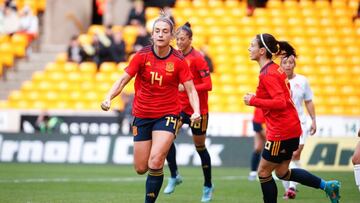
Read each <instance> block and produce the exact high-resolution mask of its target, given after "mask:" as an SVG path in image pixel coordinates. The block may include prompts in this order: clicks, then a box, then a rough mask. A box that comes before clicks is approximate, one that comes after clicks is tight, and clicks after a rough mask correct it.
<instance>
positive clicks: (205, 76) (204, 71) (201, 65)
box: [195, 57, 212, 92]
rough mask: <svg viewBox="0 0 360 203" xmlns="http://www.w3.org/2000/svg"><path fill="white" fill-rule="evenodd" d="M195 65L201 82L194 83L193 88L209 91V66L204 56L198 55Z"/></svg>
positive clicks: (210, 84) (210, 87)
mask: <svg viewBox="0 0 360 203" xmlns="http://www.w3.org/2000/svg"><path fill="white" fill-rule="evenodd" d="M196 67H197V70H198V72H199V75H200V77H201V83H199V84H196V85H195V88H196V90H197V91H198V92H199V91H211V90H212V82H211V77H210V70H209V67H208V65H207V63H206V61H205V59H204V57H198V58H197V60H196Z"/></svg>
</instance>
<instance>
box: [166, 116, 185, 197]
mask: <svg viewBox="0 0 360 203" xmlns="http://www.w3.org/2000/svg"><path fill="white" fill-rule="evenodd" d="M181 115H182V114H181ZM181 115H180V119H179V120H178V123H177V126H176V128H177V131H176V133H177V132H178V131H179V129H180V128H181V126H182V124H183V119H182V116H181ZM166 161H167V162H168V166H169V169H170V176H171V177H170V178H169V180H168V184H167V185H166V187H165V189H164V193H165V194H171V193H173V192H174V191H175V187H176V186H177V185H179V184H181V183H182V177H181V175H180V174H179V171H178V166H177V163H176V147H175V143H174V142H173V143H172V144H171V147H170V149H169V152H168V154H167V156H166Z"/></svg>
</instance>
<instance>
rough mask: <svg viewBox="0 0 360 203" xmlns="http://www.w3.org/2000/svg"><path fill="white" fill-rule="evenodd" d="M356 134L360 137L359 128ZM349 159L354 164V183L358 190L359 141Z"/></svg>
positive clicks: (359, 183)
mask: <svg viewBox="0 0 360 203" xmlns="http://www.w3.org/2000/svg"><path fill="white" fill-rule="evenodd" d="M357 135H358V137H360V129H359V131H358V133H357ZM351 160H352V163H353V165H354V177H355V183H356V186H357V187H358V188H359V191H360V141H359V142H358V144H357V145H356V148H355V150H354V154H353V157H352V159H351Z"/></svg>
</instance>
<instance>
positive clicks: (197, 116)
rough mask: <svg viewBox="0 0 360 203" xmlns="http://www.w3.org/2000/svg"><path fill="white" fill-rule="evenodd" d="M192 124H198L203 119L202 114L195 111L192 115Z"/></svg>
mask: <svg viewBox="0 0 360 203" xmlns="http://www.w3.org/2000/svg"><path fill="white" fill-rule="evenodd" d="M190 120H191V125H194V124H198V123H200V121H201V115H200V114H199V113H193V114H192V115H191V117H190Z"/></svg>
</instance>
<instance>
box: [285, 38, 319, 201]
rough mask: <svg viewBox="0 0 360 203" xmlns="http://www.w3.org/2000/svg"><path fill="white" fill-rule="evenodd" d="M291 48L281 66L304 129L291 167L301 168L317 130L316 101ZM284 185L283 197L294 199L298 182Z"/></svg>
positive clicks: (289, 182)
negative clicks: (308, 141)
mask: <svg viewBox="0 0 360 203" xmlns="http://www.w3.org/2000/svg"><path fill="white" fill-rule="evenodd" d="M288 46H289V47H291V45H290V44H288ZM290 50H292V53H284V55H283V57H282V59H281V67H282V68H283V70H284V71H285V73H286V75H287V77H288V79H289V82H290V86H291V88H290V90H291V97H292V100H293V101H294V104H295V107H296V110H297V112H298V114H299V119H300V122H301V128H302V131H303V134H302V135H301V137H300V143H299V148H298V149H297V150H296V151H294V153H293V157H292V161H291V163H290V168H300V167H301V166H300V155H301V151H302V150H303V148H304V144H305V140H306V138H307V136H308V135H309V134H310V135H314V134H315V132H316V119H315V107H314V103H313V102H312V99H313V93H312V91H311V88H310V85H309V83H308V81H307V79H306V77H305V76H303V75H299V74H296V73H295V72H294V69H295V66H296V60H295V59H296V53H295V50H294V48H292V47H291V49H290ZM303 103H305V107H306V109H307V112H308V114H309V116H310V118H311V127H310V128H309V125H308V124H307V115H306V114H305V112H304V109H303ZM283 185H284V188H285V194H284V197H283V198H284V199H294V198H295V196H296V185H297V183H296V182H292V181H283Z"/></svg>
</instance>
